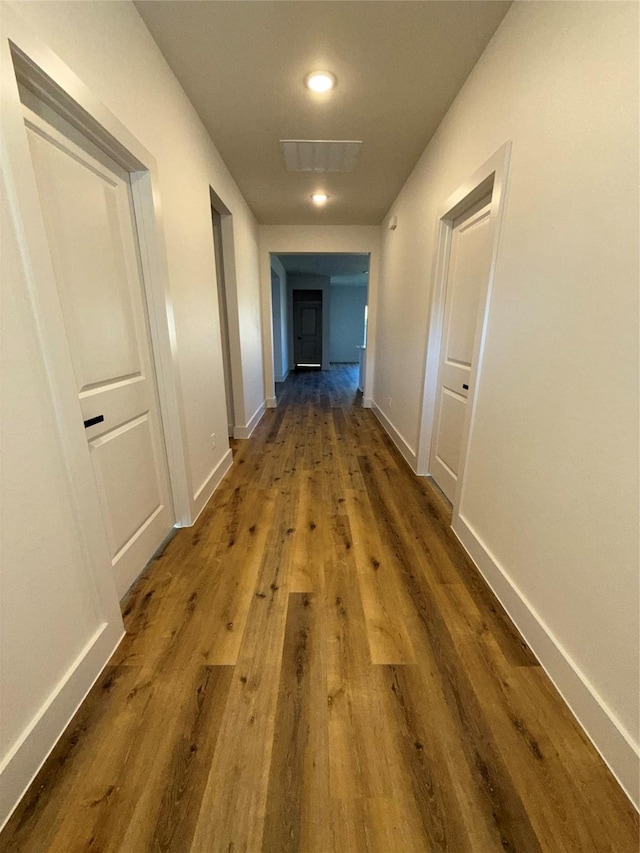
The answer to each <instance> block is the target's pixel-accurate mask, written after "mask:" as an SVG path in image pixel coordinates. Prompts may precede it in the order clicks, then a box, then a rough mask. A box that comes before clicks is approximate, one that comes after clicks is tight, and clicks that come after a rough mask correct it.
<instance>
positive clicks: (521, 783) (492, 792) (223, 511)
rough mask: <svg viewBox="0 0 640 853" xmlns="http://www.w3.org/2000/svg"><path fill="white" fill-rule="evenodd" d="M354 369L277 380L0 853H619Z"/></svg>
mask: <svg viewBox="0 0 640 853" xmlns="http://www.w3.org/2000/svg"><path fill="white" fill-rule="evenodd" d="M355 378H356V377H355V370H353V369H351V368H345V367H342V368H338V369H336V370H334V371H331V372H330V373H301V374H298V375H295V376H292V377H291V379H290V380H289V381H288V382H287V383H286V384H285V386H284V388H283V391H282V396H281V400H280V405H279V407H278V408H277V409H275V410H269V411H267V413H266V415H265V416H264V418H263V420H262V422H261V423H260V425H259V426H258V428H257V430H256V432H255V434H254V437H253V438H252V439H250V440H248V441H242V442H234V465H233V468H232V470H231V471H230V473H229V474H228V475H227V477H226V478H225V480H224V482H223V483H222V485H221V486H220V488H219V489H218V491H217V492H216V494H215V495H214V497H213V498H212V500H211V501H210V503H209V505H208V506H207V508H206V510H205V511H204V513H203V514H202V516H201V517H200V519H199V521H198V523H197V524H196V525H195V527H193V528H189V529H184V530H181V531H179V532H178V533H177V535H176V536H175V537H174V538H173V540H172V541H171V542H170V543H169V545H168V546H167V548H166V550H165V552H164V553H163V554H162V555H161V556H160V557H159V558H158V559H156V560H155V561H154V562H153V563H152V564H151V565H150V566H149V567H148V569H147V571H146V572H145V573H144V575H143V576H142V577H141V578H140V579H139V581H138V582H137V583H136V585H135V587H134V588H133V589H132V591H131V592H130V594H129V595H128V597H127V598H126V600H125V601H124V602H123V607H124V618H125V624H126V628H127V636H126V637H125V639H124V640H123V642H122V645H121V646H120V648H119V650H118V651H117V653H116V654H115V655H114V657H113V660H112V661H111V662H110V665H109V667H108V668H107V670H106V671H105V673H104V675H103V676H102V677H101V678H100V680H99V681H98V683H97V684H96V686H95V688H94V689H93V690H92V691H91V693H90V695H89V697H88V698H87V700H86V702H85V703H84V704H83V706H82V707H81V708H80V710H79V711H78V713H77V715H76V716H75V718H74V720H73V721H72V723H71V724H70V726H69V728H68V730H67V732H66V733H65V735H64V736H63V738H62V740H61V741H60V743H59V744H58V746H57V747H56V749H55V750H54V752H53V754H52V755H51V757H50V758H49V760H48V761H47V763H46V764H45V766H44V768H43V770H42V771H41V773H40V774H39V776H38V778H37V779H36V780H35V782H34V784H33V785H32V787H31V788H30V790H29V792H28V793H27V795H26V796H25V798H24V800H23V802H22V803H21V805H20V806H19V808H18V810H17V811H16V813H15V814H14V816H13V817H12V819H11V821H10V823H9V824H8V826H7V827H6V829H5V832H4V833H3V835H2V836H1V837H0V849H1V850H2V851H18V850H19V851H25V853H31V851H34V853H43V851H60V853H75V851H85V850H88V851H100V853H103V851H119V853H120V852H121V851H124V853H141V851H175V852H176V853H182V851H185V853H186V851H199V852H200V851H201V852H202V853H241V851H245V852H246V853H260V851H264V853H285V852H286V851H292V853H293V851H298V853H334V851H337V853H360V851H362V852H363V853H364V851H368V852H369V851H370V853H396V851H397V853H426V851H453V853H466V851H478V853H490V852H491V851H504V850H507V851H517V853H537V851H551V852H552V853H571V851H598V853H601V851H602V852H604V851H611V853H632V851H633V853H636V851H637V850H638V820H637V815H636V813H635V811H634V810H633V808H632V807H631V805H630V804H629V803H628V801H627V799H626V798H625V796H624V795H623V793H622V792H621V790H620V789H619V788H618V786H617V784H616V782H615V781H614V779H613V778H612V776H611V774H610V773H609V771H608V770H607V769H606V767H605V766H604V764H603V762H602V761H601V759H600V758H599V757H598V755H597V754H596V752H595V750H594V749H593V747H592V746H591V744H590V743H589V741H588V740H587V738H586V737H585V735H584V734H583V733H582V731H581V730H580V729H579V727H578V725H577V724H576V723H575V721H574V719H573V717H572V716H571V714H570V713H569V711H568V709H567V708H566V706H565V705H564V704H563V702H562V700H561V699H560V698H559V696H558V695H557V693H556V691H555V690H554V688H553V686H552V685H551V683H550V682H549V680H548V679H547V677H546V676H545V674H544V672H543V671H542V670H541V668H540V667H539V666H538V665H537V662H536V660H535V659H534V657H533V656H532V654H531V653H530V652H529V650H528V649H527V647H526V646H525V644H524V643H523V641H522V639H521V638H520V637H519V635H518V634H517V633H516V631H515V630H514V628H513V626H512V625H511V623H510V621H509V619H508V618H507V617H506V615H505V614H504V612H503V611H502V609H501V607H500V605H499V604H498V603H497V601H496V600H495V598H494V597H493V595H492V593H491V592H490V591H489V589H488V588H487V586H486V584H485V583H484V582H483V580H482V579H481V577H480V575H479V574H478V572H477V571H476V569H475V568H474V567H473V565H471V564H470V562H469V561H468V559H467V558H466V557H465V555H464V553H463V552H462V550H461V548H460V547H459V545H458V544H457V542H456V540H455V538H454V537H453V535H452V534H451V532H450V530H449V524H450V512H449V509H448V505H447V503H446V501H445V500H444V499H443V498H442V496H441V495H440V493H439V492H438V491H437V489H436V488H435V487H434V486H432V485H431V484H430V483H429V482H428V481H426V480H421V479H418V478H416V477H414V476H413V475H412V474H411V472H410V471H409V469H408V467H407V466H406V464H405V462H404V461H403V460H402V459H401V457H400V456H399V454H398V453H397V451H396V450H395V448H394V447H393V446H392V444H391V442H390V440H389V439H388V437H387V436H386V434H385V433H384V432H383V430H382V429H381V427H380V426H379V424H378V423H377V421H376V419H375V417H374V416H373V414H372V413H371V412H370V411H367V410H364V409H362V408H361V407H360V406H359V405H358V401H357V398H356V394H355Z"/></svg>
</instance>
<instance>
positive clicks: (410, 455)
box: [365, 400, 416, 472]
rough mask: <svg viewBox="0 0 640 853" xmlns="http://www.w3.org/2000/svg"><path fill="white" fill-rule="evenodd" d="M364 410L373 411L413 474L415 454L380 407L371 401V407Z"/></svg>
mask: <svg viewBox="0 0 640 853" xmlns="http://www.w3.org/2000/svg"><path fill="white" fill-rule="evenodd" d="M365 408H371V409H373V413H374V414H375V416H376V417H377V418H378V420H379V421H380V423H381V424H382V426H383V427H384V429H385V432H387V433H388V434H389V436H390V437H391V440H392V441H393V443H394V444H395V446H396V447H397V448H398V450H399V451H400V453H402V455H403V456H404V458H405V459H406V460H407V462H408V463H409V465H410V467H411V470H412V471H414V472H415V470H416V454H415V451H414V450H412V449H411V448H410V447H409V444H408V443H407V442H406V440H405V439H404V438H403V436H402V435H401V434H400V433H399V432H398V430H397V429H396V428H395V427H394V425H393V424H392V423H391V421H390V420H389V418H388V417H387V416H386V415H385V414H384V412H382V411H381V410H380V407H379V406H378V405H377V403H376V402H375V400H371V405H370V406H368V407H365Z"/></svg>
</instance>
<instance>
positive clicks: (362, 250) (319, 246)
mask: <svg viewBox="0 0 640 853" xmlns="http://www.w3.org/2000/svg"><path fill="white" fill-rule="evenodd" d="M323 254H331V255H369V284H368V291H367V297H368V303H367V304H368V306H369V312H368V335H367V363H366V373H365V390H364V394H363V397H362V406H363V408H365V409H370V408H371V404H372V398H373V381H374V375H375V360H376V337H377V307H378V278H379V270H380V259H381V258H380V256H381V238H380V226H379V225H357V226H352V227H348V226H345V225H335V226H334V225H318V226H312V225H308V226H307V225H305V226H295V225H261V226H260V292H261V323H262V354H263V365H264V389H265V397H266V401H267V406H268V407H269V408H275V407H276V406H277V405H278V403H277V400H276V392H275V377H274V360H273V322H272V316H273V309H272V306H271V264H272V260H271V258H272V256H273V255H323Z"/></svg>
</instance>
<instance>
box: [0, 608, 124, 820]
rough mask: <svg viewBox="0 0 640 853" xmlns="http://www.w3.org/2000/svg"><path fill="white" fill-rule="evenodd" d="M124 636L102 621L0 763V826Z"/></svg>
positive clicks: (118, 627) (116, 625) (9, 815)
mask: <svg viewBox="0 0 640 853" xmlns="http://www.w3.org/2000/svg"><path fill="white" fill-rule="evenodd" d="M123 637H124V631H123V630H122V624H119V625H118V624H110V623H108V622H104V623H103V624H102V625H101V626H100V627H99V628H98V629H97V630H96V632H95V633H94V635H93V636H92V637H91V639H90V640H89V641H88V642H87V644H86V645H85V647H84V649H83V650H82V651H81V652H80V654H79V655H78V657H77V658H76V659H75V661H74V662H73V663H72V664H71V666H70V667H69V669H68V670H67V672H66V673H65V675H64V676H63V677H62V678H61V679H60V681H59V682H58V684H57V685H56V687H55V688H54V690H53V691H52V692H51V694H50V695H49V697H48V698H47V700H46V701H45V702H44V703H43V705H42V707H41V708H40V710H39V711H38V713H37V714H36V715H35V717H34V718H33V719H32V721H31V722H30V723H29V725H28V726H27V728H26V729H25V730H24V732H23V734H22V735H21V737H20V739H19V740H18V742H17V743H16V744H15V745H14V747H13V748H12V749H11V751H10V752H9V754H8V755H7V756H6V758H5V759H4V760H3V762H2V764H1V765H0V775H1V776H2V785H0V830H1V829H2V827H3V826H4V825H5V823H6V822H7V821H8V820H9V818H10V817H11V814H12V813H13V811H14V809H15V808H16V806H17V805H18V803H19V802H20V800H21V799H22V797H23V796H24V794H25V792H26V790H27V788H28V787H29V785H30V784H31V783H32V782H33V780H34V779H35V777H36V775H37V773H38V772H39V770H40V768H41V767H42V765H43V764H44V762H45V761H46V760H47V758H48V757H49V755H50V754H51V751H52V750H53V748H54V747H55V745H56V744H57V742H58V741H59V740H60V737H61V736H62V734H63V733H64V730H65V729H66V728H67V726H68V725H69V723H70V722H71V719H72V717H73V715H74V714H75V713H76V711H77V710H78V708H79V707H80V705H81V704H82V702H83V701H84V699H85V698H86V696H87V694H88V693H89V691H90V690H91V688H92V687H93V685H94V684H95V682H96V681H97V679H98V678H99V676H100V673H101V672H102V671H103V669H104V668H105V666H106V665H107V663H108V662H109V659H110V658H111V655H112V654H113V653H114V652H115V650H116V649H117V648H118V645H119V643H120V641H121V640H122V638H123Z"/></svg>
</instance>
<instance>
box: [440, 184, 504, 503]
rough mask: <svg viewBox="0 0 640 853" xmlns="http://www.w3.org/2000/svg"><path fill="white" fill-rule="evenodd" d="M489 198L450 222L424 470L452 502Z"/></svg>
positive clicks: (482, 282)
mask: <svg viewBox="0 0 640 853" xmlns="http://www.w3.org/2000/svg"><path fill="white" fill-rule="evenodd" d="M490 216H491V197H490V196H489V197H486V198H484V199H482V200H481V201H480V202H477V203H476V204H475V205H473V207H471V208H470V209H469V210H467V211H466V212H465V213H464V214H462V215H461V216H460V217H459V218H458V219H456V220H455V221H454V222H453V224H452V234H451V244H450V253H449V263H448V274H447V279H446V297H445V309H444V323H443V332H442V341H441V349H440V367H439V371H438V382H437V393H436V402H435V413H434V430H433V439H432V444H431V459H430V472H431V475H432V476H433V478H434V480H435V481H436V483H437V484H438V485H439V486H440V488H441V489H442V491H443V492H444V493H445V495H446V496H447V497H448V498H449V500H450V501H451V502H452V503H453V502H454V499H455V494H456V485H457V481H458V476H459V473H460V461H461V453H462V444H463V434H464V427H465V421H466V410H467V400H468V398H469V397H470V395H471V394H472V393H473V389H472V388H471V382H472V379H471V377H472V372H473V370H472V368H473V354H474V352H475V350H476V346H475V342H476V334H477V330H478V326H479V315H480V314H483V313H484V304H482V303H483V298H484V295H485V294H486V292H487V280H488V277H489V272H490V268H491V256H492V249H493V234H492V229H491V227H490Z"/></svg>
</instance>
